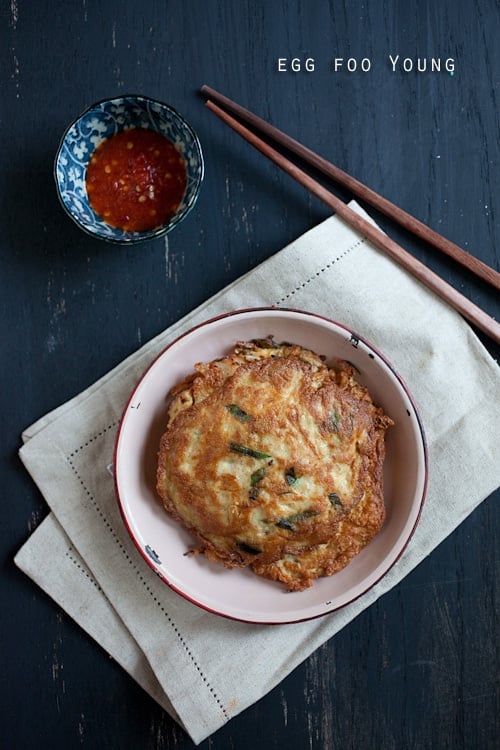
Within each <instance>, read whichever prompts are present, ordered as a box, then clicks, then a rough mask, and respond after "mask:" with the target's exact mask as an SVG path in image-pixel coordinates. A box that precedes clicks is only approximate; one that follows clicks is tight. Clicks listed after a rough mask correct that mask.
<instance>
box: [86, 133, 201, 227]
mask: <svg viewBox="0 0 500 750" xmlns="http://www.w3.org/2000/svg"><path fill="white" fill-rule="evenodd" d="M186 181H187V176H186V163H185V161H184V159H183V158H182V156H181V155H180V154H179V152H178V151H177V149H176V148H175V146H174V145H173V143H171V142H170V141H168V140H167V139H166V138H165V137H164V136H162V135H160V134H159V133H155V132H154V131H153V130H146V129H144V128H131V129H129V130H123V131H122V132H120V133H116V134H115V135H112V136H111V137H110V138H108V139H107V140H105V141H103V142H102V143H101V144H100V145H99V146H98V147H97V148H96V150H95V151H94V153H93V154H92V157H91V159H90V162H89V164H88V167H87V175H86V185H87V194H88V197H89V201H90V204H91V206H92V208H93V209H94V211H95V212H96V213H97V214H98V215H99V216H100V217H101V218H102V219H104V221H105V222H106V223H107V224H109V225H110V226H112V227H118V228H119V229H125V230H128V231H131V232H142V231H144V230H147V229H154V228H155V227H158V226H161V225H162V224H164V223H165V222H166V221H167V220H168V219H169V218H170V217H171V216H173V215H174V214H175V212H176V211H177V208H178V206H179V203H180V202H181V200H182V196H183V195H184V191H185V189H186Z"/></svg>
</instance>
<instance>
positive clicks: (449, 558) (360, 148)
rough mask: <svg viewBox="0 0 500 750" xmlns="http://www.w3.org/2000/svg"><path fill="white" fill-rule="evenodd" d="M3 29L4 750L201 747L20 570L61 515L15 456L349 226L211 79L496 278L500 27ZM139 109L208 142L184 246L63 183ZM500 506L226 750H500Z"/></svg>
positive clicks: (492, 300)
mask: <svg viewBox="0 0 500 750" xmlns="http://www.w3.org/2000/svg"><path fill="white" fill-rule="evenodd" d="M0 8H1V15H0V29H1V32H0V33H1V44H0V61H1V68H0V69H1V79H0V81H1V82H0V86H1V88H0V94H1V97H0V98H1V105H0V128H1V139H0V149H1V157H0V164H1V172H0V200H1V214H0V215H1V222H2V223H1V232H0V252H1V279H2V293H1V296H0V307H1V325H2V337H1V338H2V408H1V411H0V414H1V417H0V418H1V434H2V439H3V451H2V461H1V480H0V481H1V486H2V490H3V491H2V505H3V510H2V523H1V544H2V608H1V610H2V612H1V618H0V622H1V651H2V669H1V673H0V674H1V677H0V683H1V690H2V698H1V706H2V709H1V710H2V729H1V738H2V739H1V744H2V746H3V747H5V748H9V750H11V749H12V750H19V749H21V748H30V749H31V748H33V749H35V748H36V749H38V748H47V747H51V748H54V749H55V748H61V749H62V748H64V749H66V748H72V747H83V748H104V747H106V748H129V747H130V748H132V747H133V748H190V747H192V742H191V741H190V740H189V738H188V737H187V736H186V735H185V734H184V733H183V732H182V730H180V729H179V728H178V727H177V725H176V724H175V723H174V722H173V721H172V720H171V719H170V718H169V716H168V715H166V714H165V713H163V712H162V710H161V709H160V708H159V707H158V706H157V705H156V704H155V703H154V702H153V701H152V700H151V699H150V698H149V697H148V696H147V695H146V694H145V693H143V692H142V690H141V689H140V688H139V687H137V686H136V684H135V683H134V682H133V681H132V680H131V679H130V678H129V677H128V676H127V675H126V674H125V673H124V672H123V671H122V670H121V668H119V667H118V666H117V665H116V664H115V663H114V661H113V660H111V659H110V658H109V657H108V656H107V655H106V653H104V651H103V650H101V648H100V647H99V646H98V645H97V644H96V643H94V642H93V641H92V640H91V639H90V638H89V637H88V636H86V635H85V634H84V633H83V632H82V631H81V629H80V628H79V627H78V626H77V625H76V624H75V623H74V622H73V621H72V620H70V619H69V618H68V617H67V616H66V615H65V614H64V613H62V612H61V611H60V610H59V609H58V607H57V606H56V605H55V604H54V603H53V602H52V601H51V600H50V599H49V598H48V597H46V596H45V595H44V594H43V593H42V592H41V591H40V590H38V589H37V588H36V586H35V585H34V584H32V583H31V581H30V580H29V579H28V578H26V577H25V576H24V575H23V574H22V573H20V572H19V571H18V570H16V568H15V566H14V564H13V562H12V559H13V556H14V554H15V552H16V551H17V549H18V548H19V547H20V546H21V544H22V543H23V542H24V541H25V540H26V539H27V538H28V536H29V533H30V531H32V530H33V529H34V528H35V527H36V526H37V524H38V523H39V522H40V521H41V520H42V519H43V518H44V516H45V515H46V513H47V510H48V509H47V507H46V505H45V503H44V501H43V499H42V497H41V496H40V495H39V493H38V492H37V490H36V488H35V487H34V485H33V483H32V482H31V480H30V478H29V476H28V475H27V474H26V473H25V471H24V470H23V468H22V466H21V464H20V462H19V460H18V458H17V450H18V448H19V445H20V433H21V430H22V429H23V428H24V427H26V426H27V425H29V424H31V423H32V422H33V421H34V420H35V419H37V418H38V417H40V416H42V415H43V414H45V413H46V412H47V411H48V410H50V409H52V408H54V407H56V406H58V405H59V404H60V403H62V402H64V401H65V400H67V399H68V398H70V397H71V396H73V395H75V394H76V393H78V392H80V391H81V390H83V389H84V388H86V387H87V386H88V385H90V384H91V383H92V382H94V381H95V380H96V379H97V378H99V377H100V376H101V375H103V374H104V373H106V372H107V371H108V370H109V369H110V368H112V367H113V366H114V365H116V364H118V363H119V362H120V361H121V360H122V359H123V358H124V357H126V356H127V355H128V354H130V353H132V352H133V351H135V350H136V349H137V348H138V347H139V346H140V345H141V344H143V343H145V342H146V341H147V340H149V339H150V338H151V337H153V336H154V335H155V334H157V333H159V332H160V331H162V330H163V329H165V328H166V327H167V326H169V324H171V323H173V322H174V321H176V320H177V319H178V318H179V317H180V316H182V315H183V314H185V313H187V312H188V311H189V310H191V309H192V308H193V307H194V306H196V305H198V304H199V303H201V302H202V301H204V300H205V299H206V298H207V297H208V296H210V295H211V294H213V293H215V292H217V291H218V290H220V289H221V288H223V287H224V286H225V285H226V284H228V283H229V282H231V281H233V280H234V279H236V278H238V277H239V276H240V275H241V274H243V273H244V272H246V271H247V270H249V269H251V268H253V267H254V266H255V265H256V264H257V263H259V262H260V261H262V260H264V259H266V258H268V257H269V256H271V255H272V254H273V253H275V252H276V251H277V250H278V249H280V248H281V247H283V246H284V245H285V244H287V243H288V242H289V241H291V240H292V239H294V238H296V237H297V236H298V235H300V234H301V233H302V232H304V231H305V230H307V229H308V228H310V227H312V226H314V225H315V224H317V223H318V222H319V221H321V220H322V219H323V218H325V217H326V216H327V215H328V212H327V209H325V207H324V206H322V205H321V204H319V203H318V202H317V201H316V200H314V199H312V198H310V197H309V196H308V194H307V193H305V191H304V190H303V189H302V188H301V187H299V186H298V185H296V184H294V183H293V182H292V181H291V180H290V178H288V177H287V176H285V175H283V174H281V173H279V172H278V170H277V169H276V168H275V167H273V166H272V165H271V164H269V163H268V162H266V160H265V159H264V158H263V157H261V156H260V155H258V154H256V153H254V152H253V151H252V149H251V148H250V147H249V146H247V145H246V144H245V143H243V142H242V141H241V140H239V139H238V137H237V136H235V135H234V134H233V133H232V132H230V131H229V130H228V129H227V128H225V127H224V126H223V125H222V124H221V123H220V122H219V121H218V120H217V118H215V117H214V116H213V115H212V114H211V113H209V112H208V111H207V110H206V109H205V107H204V106H203V101H202V99H201V98H200V96H199V94H198V90H199V88H200V86H201V85H202V84H203V83H207V84H209V85H211V86H213V87H215V88H217V89H219V90H221V91H223V92H224V93H226V94H227V95H228V96H231V97H233V98H234V99H236V100H238V101H239V102H241V103H242V104H244V105H245V106H247V107H249V108H250V109H252V110H254V111H255V112H257V113H258V114H260V115H262V116H264V117H265V118H267V119H268V120H270V121H272V122H273V123H274V124H276V125H278V126H279V127H281V128H283V129H285V130H287V132H289V134H290V135H292V136H294V137H296V138H298V139H299V140H301V141H302V142H303V143H305V144H306V145H308V146H310V147H311V148H313V149H315V150H316V151H318V152H319V153H321V154H322V155H324V156H326V157H327V158H329V159H331V160H332V161H334V162H335V163H336V164H338V165H339V166H340V167H342V168H343V169H345V170H346V171H348V172H349V173H350V174H352V175H354V176H356V177H357V178H358V179H360V180H362V181H363V182H365V183H366V184H368V185H370V186H371V187H372V188H374V189H375V190H378V191H380V192H382V193H383V194H384V195H385V196H386V197H387V198H389V199H391V200H392V201H394V202H395V203H397V204H398V205H400V206H401V207H403V208H404V209H406V210H407V211H409V212H410V213H412V214H414V215H415V216H417V217H418V218H420V219H421V220H423V221H425V222H427V223H428V224H429V225H431V226H432V227H434V228H435V229H437V230H438V231H440V232H441V233H443V234H444V235H445V236H447V237H449V238H450V239H452V240H454V241H455V242H456V243H458V244H459V245H462V246H463V247H465V248H466V249H467V250H469V251H470V252H471V253H473V254H474V255H476V256H477V257H478V258H481V259H482V260H483V261H485V262H486V263H488V264H489V265H491V266H493V267H495V268H497V269H498V267H499V250H498V248H499V247H500V227H499V220H498V219H499V211H500V203H499V188H500V180H499V164H500V143H499V101H500V98H499V97H500V91H499V81H500V45H499V44H498V40H499V36H500V34H499V32H500V6H499V3H498V0H475V1H474V2H471V0H443V1H442V2H434V3H433V2H428V1H427V0H425V1H424V2H422V1H419V0H408V1H407V2H395V3H385V2H375V1H374V0H367V1H366V2H364V3H360V2H346V0H343V2H336V0H332V1H331V2H327V1H326V0H310V1H309V2H306V0H302V2H301V1H300V0H292V1H291V2H284V1H283V2H267V1H266V0H241V1H240V2H238V3H235V2H231V0H204V2H201V1H200V2H196V1H195V0H185V1H184V2H180V0H169V1H164V0H148V1H147V2H143V3H136V2H132V0H121V2H118V1H117V0H108V1H107V2H102V1H101V2H100V1H98V0H65V1H64V2H62V0H51V1H50V2H48V0H40V1H39V2H36V3H35V2H32V3H28V2H27V0H12V2H8V1H7V0H3V2H2V3H1V5H0ZM294 60H295V62H294ZM438 61H439V62H438ZM437 67H440V70H439V71H438V70H436V68H437ZM298 68H299V69H298ZM424 68H425V70H424ZM120 93H142V94H147V95H151V96H153V97H156V98H159V99H162V100H164V101H167V102H169V103H171V104H172V105H174V106H175V107H176V108H177V109H179V110H180V111H181V112H182V113H183V114H184V115H185V117H186V118H187V119H188V120H189V121H190V122H191V123H192V125H193V127H194V128H195V129H196V131H197V132H198V135H199V137H200V139H201V142H202V145H203V149H204V154H205V159H206V177H205V181H204V186H203V191H202V194H201V196H200V199H199V201H198V203H197V205H196V207H195V209H194V211H193V213H192V214H191V215H190V217H189V219H188V220H186V221H185V222H184V223H183V224H182V225H181V226H179V227H178V228H177V229H176V230H175V232H173V233H172V234H171V235H170V236H169V238H168V242H164V241H163V240H158V241H155V242H151V243H149V244H147V245H144V246H142V247H139V248H124V247H113V246H104V245H103V244H101V243H100V242H98V241H96V240H93V239H91V238H89V237H88V236H86V235H85V234H83V233H82V232H80V231H79V230H78V229H77V228H76V227H75V226H74V225H73V224H72V222H71V221H70V220H69V219H68V217H67V216H66V215H65V214H64V213H63V211H62V209H61V208H60V206H59V204H58V200H57V197H56V193H55V189H54V183H53V178H52V164H53V158H54V154H55V151H56V149H57V146H58V141H59V138H60V136H61V134H62V132H63V130H64V129H65V127H66V126H67V124H68V123H69V122H70V121H71V120H72V119H73V118H74V116H75V115H77V114H78V113H79V112H80V111H81V110H83V109H84V108H85V106H87V105H88V104H90V103H91V102H93V101H95V100H98V99H101V98H104V97H108V96H113V95H116V94H120ZM339 195H341V196H342V197H349V196H345V195H342V193H340V192H339ZM374 217H375V218H376V219H377V220H378V221H379V222H380V224H381V225H382V226H383V227H384V228H385V229H386V230H387V231H388V232H390V234H391V236H393V237H394V238H395V239H396V240H398V241H399V242H401V244H403V245H404V246H405V247H407V248H408V249H409V250H410V251H411V252H413V253H414V254H415V255H416V256H417V257H418V258H420V259H421V260H422V261H424V262H425V263H426V264H428V265H429V266H430V267H431V268H433V269H434V270H435V271H437V272H438V273H439V274H440V275H441V276H443V277H444V278H445V279H447V280H448V281H449V282H451V283H452V284H453V285H454V286H456V287H457V288H458V289H460V290H461V291H462V292H463V293H464V294H466V295H467V296H468V297H469V298H470V299H472V300H473V301H474V302H476V303H477V304H478V305H480V306H481V307H483V308H484V309H485V310H486V311H487V312H489V313H490V314H491V315H493V316H496V317H497V318H498V316H499V304H498V302H499V301H498V294H496V293H495V292H493V291H492V290H491V289H489V288H488V287H487V286H486V284H484V283H483V282H481V281H478V280H475V279H473V278H472V277H471V276H470V274H468V273H467V272H465V271H463V270H462V269H460V268H459V267H457V266H456V265H455V264H454V263H453V262H452V261H450V260H447V259H444V258H442V257H439V256H438V254H437V252H436V251H434V250H432V249H431V248H430V247H428V246H427V245H425V244H424V243H423V242H420V241H418V240H416V239H414V238H412V237H410V236H409V235H407V234H406V233H405V232H404V231H403V230H400V229H397V228H396V227H394V226H393V225H391V223H390V222H389V221H387V220H386V219H384V218H383V217H380V216H377V215H376V214H374ZM481 338H482V340H483V343H484V344H485V346H486V347H487V348H488V349H489V351H490V352H491V354H492V355H493V356H495V357H498V354H499V348H498V347H497V346H495V345H493V344H492V343H491V342H489V341H488V340H487V339H486V338H485V337H484V336H481ZM479 429H481V426H480V425H478V430H479ZM499 499H500V494H499V493H498V491H497V493H496V494H495V495H494V496H493V497H491V498H489V499H488V500H486V501H485V502H484V503H483V504H482V506H481V507H480V508H479V509H478V510H476V511H475V512H474V513H473V514H472V516H470V517H469V518H468V519H467V520H466V522H465V523H463V524H462V525H461V526H460V527H459V529H458V530H457V531H456V532H455V533H454V534H453V535H452V536H451V537H450V538H448V539H447V540H445V541H444V542H443V543H442V544H441V545H440V547H439V548H438V549H437V550H436V551H435V552H434V553H433V554H432V555H431V556H430V557H429V558H428V559H426V560H424V561H423V562H422V563H421V564H420V566H419V567H418V568H417V569H416V570H415V571H414V572H413V573H412V574H411V575H410V576H408V577H407V578H406V579H405V580H404V581H403V582H402V583H401V584H400V585H399V586H398V587H397V588H395V589H394V590H393V591H391V592H390V593H389V594H387V595H386V596H384V597H383V598H382V599H381V600H379V601H378V602H377V603H376V604H375V605H374V606H372V607H371V608H370V609H368V611H366V612H365V613H364V614H363V615H361V616H360V617H358V618H357V619H356V620H355V621H354V622H353V623H352V624H351V625H349V627H347V628H346V629H345V630H344V631H342V632H341V633H340V634H339V635H337V636H336V637H335V638H334V639H332V640H331V641H330V642H329V643H327V644H326V645H325V646H323V647H322V648H321V649H319V651H317V652H316V653H315V654H314V655H313V656H311V657H310V658H309V659H308V660H307V661H306V662H305V663H304V664H302V665H301V666H300V667H299V668H297V669H296V670H295V672H294V673H293V674H291V675H290V676H289V677H288V678H287V679H286V680H285V681H284V682H283V683H282V684H281V685H280V686H279V687H277V688H276V689H275V690H273V691H272V692H271V693H270V694H269V695H267V696H266V697H265V698H263V699H262V700H261V701H260V702H259V703H258V704H257V705H255V706H253V707H251V708H250V709H248V710H247V711H246V712H245V713H243V714H242V715H240V716H239V717H237V718H236V719H235V720H233V721H232V722H231V723H230V724H229V725H228V726H226V727H224V728H223V729H222V730H221V731H220V732H218V733H217V734H216V735H215V736H214V737H212V738H211V739H209V740H207V741H206V742H205V743H203V745H202V747H204V748H206V749H207V750H208V748H211V750H216V749H219V748H220V749H221V750H222V749H224V750H226V749H227V748H237V749H238V750H243V749H244V748H248V749H252V750H253V748H255V747H266V748H268V750H271V749H272V748H285V747H286V748H289V749H290V750H291V749H292V748H293V750H302V749H303V748H353V749H354V748H355V749H356V750H357V749H359V748H384V750H385V749H386V748H394V749H397V750H400V749H401V748H412V749H415V748H429V749H430V748H432V749H433V750H434V749H435V748H453V749H454V750H455V749H458V748H463V749H464V750H465V749H467V750H469V749H470V748H478V749H479V750H486V749H489V748H491V749H493V748H496V747H498V743H499V718H498V717H499V715H500V705H499V683H498V673H499V651H498V635H499V632H498V625H499V619H498V612H499V583H498V582H499V580H500V575H499V573H500V571H499V564H498V548H499V538H498V528H499V525H498V519H499V511H498V501H499Z"/></svg>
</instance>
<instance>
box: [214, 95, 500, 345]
mask: <svg viewBox="0 0 500 750" xmlns="http://www.w3.org/2000/svg"><path fill="white" fill-rule="evenodd" d="M206 106H207V107H208V109H210V110H211V111H212V112H214V113H215V114H216V115H218V117H220V119H221V120H222V121H223V122H225V123H226V124H227V125H229V126H230V127H231V128H232V129H233V130H235V131H236V132H237V133H239V135H241V136H242V137H243V138H244V139H245V140H246V141H248V142H249V143H250V144H251V145H252V146H254V147H255V148H256V149H257V150H258V151H260V152H261V153H262V154H264V155H265V156H267V157H268V158H269V159H270V160H271V161H272V162H274V163H275V164H276V165H277V166H279V167H281V169H283V170H284V171H285V172H287V173H288V174H289V175H291V176H292V177H293V178H294V179H295V180H296V181H297V182H299V183H300V184H301V185H302V186H303V187H305V188H307V190H309V191H310V192H311V193H312V194H313V195H315V196H316V197H317V198H319V199H320V200H322V201H323V202H324V203H325V204H326V205H327V206H329V207H330V208H331V209H332V210H333V211H335V212H336V213H337V214H338V215H339V216H341V217H342V218H343V219H344V221H345V222H346V223H347V224H349V225H350V226H352V227H354V228H355V229H356V230H357V231H358V232H360V233H361V234H363V235H364V236H366V237H367V238H368V239H369V240H370V241H371V242H372V243H373V244H374V245H376V246H377V247H378V248H379V249H381V250H383V251H385V252H386V253H387V255H389V256H390V257H391V258H393V259H394V260H395V261H396V262H398V263H399V264H400V265H401V266H402V267H403V268H405V269H406V270H407V271H409V272H410V273H411V274H413V276H415V277H416V278H417V279H419V280H420V281H421V282H422V283H423V284H425V285H426V286H427V287H429V288H430V289H432V290H433V291H434V292H435V293H436V294H437V295H438V296H439V297H441V298H442V299H444V300H446V301H447V302H448V303H449V304H450V305H451V306H452V307H453V308H454V309H455V310H457V311H458V312H459V313H460V314H461V315H462V316H463V317H464V318H466V319H467V320H469V321H470V322H471V323H473V324H474V325H475V326H476V327H477V328H479V329H480V330H481V331H483V333H486V334H487V335H488V336H489V337H490V338H491V339H493V341H496V343H497V344H500V323H498V322H497V321H496V320H495V319H494V318H492V317H490V316H489V315H488V314H487V313H485V312H484V310H481V308H480V307H478V306H477V305H475V304H474V303H473V302H471V301H470V300H468V299H467V298H466V297H464V296H463V294H460V292H458V291H457V290H456V289H455V288H454V287H452V286H451V285H450V284H448V283H447V282H446V281H444V280H443V279H442V278H441V277H440V276H438V275H437V274H436V273H434V272H433V271H431V269H430V268H427V266H426V265H424V264H423V263H421V262H420V261H419V260H417V258H415V257H413V255H411V254H410V253H408V252H407V251H406V250H404V249H403V248H402V247H401V246H400V245H398V244H397V243H396V242H394V240H392V239H391V238H390V237H388V236H387V235H385V234H384V233H383V232H382V231H381V230H380V229H378V228H377V227H375V226H373V224H371V223H370V222H368V221H367V220H366V219H364V218H363V217H362V216H359V215H358V214H357V213H356V212H355V211H353V210H352V208H349V206H347V205H346V204H345V203H344V202H343V201H342V200H340V198H337V196H335V195H333V193H331V192H329V191H328V190H327V189H326V188H325V187H323V186H322V185H321V184H320V183H319V182H317V181H316V180H314V179H313V178H312V177H311V176H310V175H308V174H307V173H305V172H304V171H303V170H302V169H300V168H299V167H298V166H297V165H296V164H294V163H293V162H291V161H290V160H289V159H287V158H286V157H285V156H284V155H283V154H281V153H280V152H279V151H276V149H274V148H273V147H272V146H270V145H269V144H268V143H266V142H265V141H263V140H262V139H261V138H260V137H259V136H258V135H256V134H255V133H253V132H252V131H251V130H249V129H248V128H246V127H245V126H244V125H242V124H241V123H240V122H239V121H238V120H236V119H235V118H234V117H232V116H231V115H230V114H228V113H227V112H226V111H225V110H223V109H221V108H220V107H219V106H218V105H217V104H214V102H212V101H210V100H207V102H206Z"/></svg>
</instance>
